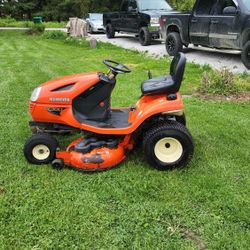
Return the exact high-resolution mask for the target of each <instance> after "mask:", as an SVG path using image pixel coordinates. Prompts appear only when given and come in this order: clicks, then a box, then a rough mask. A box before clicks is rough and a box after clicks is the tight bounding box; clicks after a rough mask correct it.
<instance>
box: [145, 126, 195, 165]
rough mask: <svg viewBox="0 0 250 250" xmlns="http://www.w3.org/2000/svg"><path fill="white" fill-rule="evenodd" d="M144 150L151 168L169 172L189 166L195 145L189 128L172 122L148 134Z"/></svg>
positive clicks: (153, 129)
mask: <svg viewBox="0 0 250 250" xmlns="http://www.w3.org/2000/svg"><path fill="white" fill-rule="evenodd" d="M143 149H144V153H145V156H146V158H147V160H148V162H149V164H150V165H151V166H153V167H155V168H157V169H159V170H169V169H173V168H176V167H180V166H185V165H187V163H188V162H189V160H190V159H191V157H192V155H193V151H194V145H193V139H192V136H191V134H190V133H189V131H188V130H187V128H186V127H185V126H184V125H182V124H180V123H178V122H174V121H170V122H163V123H161V124H159V125H157V126H155V127H153V128H152V129H151V130H149V131H148V132H147V133H146V135H145V137H144V141H143Z"/></svg>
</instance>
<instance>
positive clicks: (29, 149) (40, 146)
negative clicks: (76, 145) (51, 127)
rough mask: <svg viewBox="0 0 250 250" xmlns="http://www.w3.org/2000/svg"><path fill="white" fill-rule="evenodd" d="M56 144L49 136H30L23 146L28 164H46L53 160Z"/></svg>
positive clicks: (42, 134)
mask: <svg viewBox="0 0 250 250" xmlns="http://www.w3.org/2000/svg"><path fill="white" fill-rule="evenodd" d="M57 147H58V142H57V141H56V139H55V138H53V137H52V136H51V135H50V134H45V133H40V134H35V135H32V136H31V137H30V138H29V139H28V140H27V142H26V143H25V145H24V149H23V152H24V155H25V158H26V159H27V161H28V162H30V163H32V164H36V165H41V164H48V163H51V162H52V161H53V160H54V159H55V155H56V150H57Z"/></svg>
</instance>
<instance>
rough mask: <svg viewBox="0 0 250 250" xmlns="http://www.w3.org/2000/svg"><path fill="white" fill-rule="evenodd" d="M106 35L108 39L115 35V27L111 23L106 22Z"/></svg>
mask: <svg viewBox="0 0 250 250" xmlns="http://www.w3.org/2000/svg"><path fill="white" fill-rule="evenodd" d="M106 35H107V38H108V39H112V38H114V37H115V29H114V27H113V26H112V24H111V23H108V24H107V27H106Z"/></svg>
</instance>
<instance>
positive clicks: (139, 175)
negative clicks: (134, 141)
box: [0, 31, 250, 250]
mask: <svg viewBox="0 0 250 250" xmlns="http://www.w3.org/2000/svg"><path fill="white" fill-rule="evenodd" d="M0 55H1V60H0V88H1V95H0V106H1V112H0V127H1V137H0V144H1V147H0V154H1V157H0V249H1V250H12V249H17V250H19V249H20V250H22V249H34V250H35V249H37V250H40V249H58V250H59V249H84V250H85V249H86V250H89V249H102V250H117V249H119V250H125V249H126V250H127V249H134V250H152V249H159V250H172V249H178V250H191V249H205V247H201V245H202V244H201V242H204V244H205V246H206V249H212V250H224V249H225V250H226V249H237V250H245V249H249V239H250V231H249V206H250V190H249V187H250V182H249V180H250V178H249V176H250V173H249V150H248V149H249V148H250V145H249V143H250V141H249V138H250V130H249V123H250V116H249V108H250V103H243V104H241V103H231V102H211V101H202V100H199V99H196V98H190V99H184V102H185V112H186V115H187V119H188V128H189V129H190V130H191V132H192V134H193V137H194V139H195V144H196V148H195V154H194V158H193V160H192V162H191V164H190V165H189V167H188V168H185V169H177V170H175V171H168V172H160V171H156V170H154V169H152V168H151V167H149V166H148V165H147V164H146V162H145V161H144V156H143V153H142V152H141V150H137V151H135V152H134V153H132V154H129V155H128V158H127V159H126V161H124V163H122V164H121V166H120V167H119V168H116V169H113V170H111V171H107V172H104V173H99V174H83V173H79V172H75V171H72V170H70V169H67V168H65V169H63V170H62V171H56V170H53V168H52V167H51V166H50V165H45V166H34V165H30V164H28V163H27V162H26V160H25V159H24V156H23V153H22V148H23V144H24V142H25V140H26V139H27V138H28V137H29V136H30V135H31V132H30V129H29V127H28V121H29V120H30V116H29V115H28V112H27V109H28V107H27V103H28V100H29V97H30V94H31V92H32V90H33V89H34V88H35V87H37V86H38V85H39V84H40V83H42V82H44V81H47V80H49V79H52V78H54V77H59V76H64V75H69V74H78V73H83V72H90V71H91V72H96V71H105V70H106V67H105V66H104V65H102V60H103V59H105V58H110V59H114V60H116V61H120V62H123V63H125V64H127V65H129V66H130V67H131V68H132V69H133V72H132V73H131V74H130V75H119V76H118V80H117V84H116V87H115V89H114V92H113V98H112V102H113V105H114V106H117V107H122V106H131V105H132V104H133V103H135V102H136V100H137V99H138V97H139V96H140V95H141V91H140V84H141V82H142V81H143V80H145V79H146V78H147V70H148V69H152V72H153V75H154V76H155V77H156V76H159V75H162V74H166V69H167V68H169V62H168V61H167V60H165V59H160V60H156V59H153V58H150V57H146V56H145V55H142V54H139V53H135V52H132V51H130V50H124V49H121V48H118V47H115V46H112V45H109V44H102V45H101V46H100V47H99V48H98V49H96V50H92V49H90V48H88V47H80V46H71V45H70V44H65V43H64V41H61V40H52V39H44V38H42V37H41V36H26V35H23V34H22V33H19V32H5V31H1V35H0ZM201 73H202V70H201V69H200V67H199V66H197V65H195V64H191V63H188V64H187V67H186V75H185V81H184V85H183V87H182V90H181V93H186V92H192V90H193V87H194V86H197V85H198V83H199V81H200V78H201ZM83 84H84V83H83ZM58 139H59V140H60V141H61V142H63V144H62V143H61V144H60V145H61V146H62V148H64V145H67V144H69V143H70V142H71V141H72V140H73V138H72V137H68V136H66V137H63V136H59V137H58Z"/></svg>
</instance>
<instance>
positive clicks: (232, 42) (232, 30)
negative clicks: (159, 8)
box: [160, 0, 250, 69]
mask: <svg viewBox="0 0 250 250" xmlns="http://www.w3.org/2000/svg"><path fill="white" fill-rule="evenodd" d="M160 26H161V33H162V36H163V38H164V40H165V41H166V49H167V52H168V54H169V55H171V56H173V55H176V54H177V52H179V51H181V50H182V49H183V46H186V47H187V46H188V45H189V44H194V45H195V46H198V45H201V46H206V47H212V48H217V49H233V50H240V51H242V61H243V63H244V65H245V66H246V67H247V68H248V69H250V0H209V1H208V0H197V1H196V3H195V5H194V8H193V11H192V12H191V13H175V14H167V15H163V16H162V17H161V19H160Z"/></svg>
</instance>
